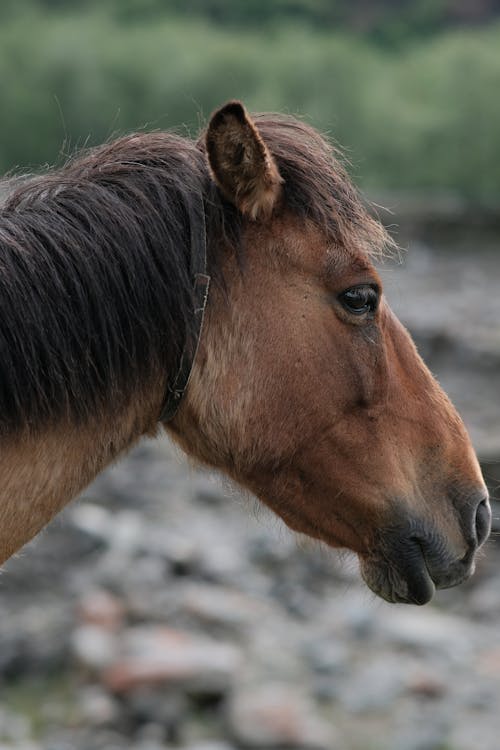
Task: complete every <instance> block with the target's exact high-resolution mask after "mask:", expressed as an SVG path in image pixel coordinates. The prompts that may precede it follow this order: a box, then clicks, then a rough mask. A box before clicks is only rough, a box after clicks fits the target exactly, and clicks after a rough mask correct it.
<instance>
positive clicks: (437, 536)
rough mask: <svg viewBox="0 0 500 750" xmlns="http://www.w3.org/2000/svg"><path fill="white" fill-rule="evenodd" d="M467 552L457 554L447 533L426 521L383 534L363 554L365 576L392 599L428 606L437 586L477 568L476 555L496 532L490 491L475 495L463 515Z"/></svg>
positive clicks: (384, 596) (451, 582) (455, 583)
mask: <svg viewBox="0 0 500 750" xmlns="http://www.w3.org/2000/svg"><path fill="white" fill-rule="evenodd" d="M460 527H461V532H462V536H463V539H464V542H465V544H464V549H465V553H464V554H461V555H460V556H457V555H456V554H454V553H453V552H452V551H451V549H450V544H449V543H448V541H447V539H446V536H445V535H444V534H443V533H442V532H441V531H439V530H437V528H436V527H435V526H433V525H432V524H430V523H428V522H423V521H422V520H421V519H419V520H415V519H411V520H410V521H408V522H407V523H406V524H404V525H398V526H396V527H394V526H392V527H391V528H390V529H389V530H386V531H385V532H383V533H381V534H379V537H378V543H376V544H375V545H374V547H373V551H372V552H371V553H370V554H368V555H366V556H361V557H360V567H361V574H362V576H363V579H364V581H365V583H366V584H367V585H368V586H369V588H371V590H372V591H373V592H374V593H375V594H377V595H378V596H380V597H382V599H385V600H386V601H388V602H403V603H406V604H426V603H427V602H429V601H430V600H431V599H432V597H433V596H434V593H435V591H436V589H446V588H451V587H452V586H458V585H459V584H460V583H463V582H464V581H466V580H467V579H468V578H469V577H470V576H471V575H472V574H473V573H474V569H475V555H476V552H477V550H478V549H479V548H480V547H481V546H482V545H483V544H484V542H485V541H486V539H487V538H488V536H489V534H490V530H491V509H490V504H489V501H488V497H487V495H485V494H484V492H481V493H480V494H478V495H475V496H473V499H471V500H470V501H469V502H468V503H467V504H466V506H465V508H464V510H463V512H462V513H461V515H460Z"/></svg>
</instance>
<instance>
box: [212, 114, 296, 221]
mask: <svg viewBox="0 0 500 750" xmlns="http://www.w3.org/2000/svg"><path fill="white" fill-rule="evenodd" d="M206 147H207V155H208V161H209V164H210V167H211V170H212V173H213V176H214V179H215V182H216V183H217V185H218V186H219V188H220V189H221V191H222V193H223V194H224V196H225V197H226V198H227V199H228V200H229V201H231V203H233V204H234V205H235V206H236V207H237V208H238V209H239V210H240V211H241V213H242V214H244V215H245V216H248V217H249V218H251V219H254V220H255V219H265V218H268V217H269V216H270V215H271V214H272V212H273V209H274V207H275V206H276V203H277V201H278V199H279V197H280V195H281V185H282V183H283V179H282V178H281V175H280V173H279V171H278V167H277V166H276V163H275V161H274V159H273V157H272V156H271V153H270V152H269V149H268V148H267V146H266V144H265V143H264V141H263V140H262V137H261V136H260V134H259V131H258V130H257V126H256V125H255V123H254V122H253V121H252V120H251V118H250V116H249V115H248V113H247V111H246V110H245V107H244V106H243V104H241V102H238V101H232V102H228V103H227V104H225V105H224V106H223V107H221V109H219V110H217V111H216V112H215V113H214V114H213V115H212V117H211V119H210V123H209V125H208V130H207V135H206Z"/></svg>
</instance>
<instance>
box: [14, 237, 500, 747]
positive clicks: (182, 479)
mask: <svg viewBox="0 0 500 750" xmlns="http://www.w3.org/2000/svg"><path fill="white" fill-rule="evenodd" d="M499 263H500V260H497V259H496V258H495V255H494V253H493V252H489V251H488V250H485V251H484V252H483V253H481V254H480V255H479V256H477V257H474V258H471V257H470V256H468V257H467V256H463V255H461V254H460V253H458V254H453V255H451V254H450V253H436V252H431V251H430V250H429V249H428V248H427V247H426V246H423V245H419V244H415V247H414V248H413V249H412V251H411V253H410V255H409V256H408V260H407V261H406V262H405V268H402V269H396V268H394V267H389V268H387V269H386V270H385V272H384V275H385V277H386V281H387V286H388V294H389V297H390V299H391V301H392V303H393V306H394V307H395V308H396V309H397V311H398V312H399V314H400V315H401V317H402V318H403V319H404V320H406V321H407V322H408V323H409V325H410V326H411V328H412V330H413V331H414V333H415V335H416V338H417V340H418V341H419V344H420V346H421V349H422V351H423V353H424V354H425V355H426V356H427V358H428V359H429V361H430V363H431V365H432V367H433V369H434V370H435V371H436V372H437V374H438V375H439V377H440V379H441V380H442V382H443V384H444V385H445V387H447V389H448V390H449V391H450V392H451V393H452V395H453V396H454V398H455V400H456V401H457V402H458V404H459V406H460V408H461V409H462V411H463V413H464V415H465V418H466V420H467V422H468V424H469V426H470V428H471V432H472V434H473V437H474V440H475V442H476V445H477V447H478V449H479V451H480V453H481V456H482V457H483V459H484V460H485V471H486V473H487V474H488V475H489V476H490V477H491V483H492V486H493V487H494V485H495V483H496V482H500V479H499V477H500V469H499V467H500V430H499V425H500V414H499V408H500V400H499V399H498V396H497V393H498V373H499V372H500V329H499V326H498V320H500V307H499V297H498V294H497V289H496V287H497V282H496V279H497V278H498V264H499ZM499 564H500V551H499V548H498V546H497V542H496V541H495V539H494V538H493V540H492V541H490V542H489V543H488V545H487V549H486V550H485V554H484V556H483V558H482V559H481V561H480V564H479V566H478V570H477V573H476V575H475V576H474V578H473V579H472V580H471V581H470V582H468V583H467V584H466V585H463V586H461V587H460V588H458V589H454V590H450V591H444V592H440V593H438V595H437V596H436V598H435V601H434V602H433V603H432V604H431V605H428V606H426V607H424V608H413V607H407V606H390V605H386V604H384V603H382V602H380V601H379V600H377V599H375V597H374V596H373V595H371V594H370V593H369V592H368V591H367V590H366V588H365V587H364V586H363V584H362V583H361V582H360V579H359V575H358V572H357V567H356V564H355V562H354V561H353V560H352V559H350V558H344V559H339V557H338V555H336V554H335V553H333V552H331V551H328V550H326V549H324V548H321V547H319V546H318V545H316V544H314V543H311V542H308V541H304V540H298V539H297V538H296V537H294V536H293V535H292V534H291V533H290V532H288V531H287V530H286V529H285V528H284V527H283V526H282V525H281V523H280V522H279V521H277V520H275V519H274V518H273V517H271V515H270V514H269V513H268V512H267V511H264V510H262V509H259V510H257V508H256V505H255V502H254V501H253V500H252V499H251V498H245V497H242V496H241V495H240V494H239V493H238V492H237V491H236V490H234V489H233V488H231V487H229V486H227V485H223V484H222V483H221V481H220V480H219V479H217V478H215V477H212V476H210V475H209V474H206V473H202V472H197V471H195V470H194V469H191V468H188V467H187V464H186V462H185V461H184V459H183V458H182V456H180V455H179V454H178V453H177V452H176V451H175V449H173V448H172V446H171V445H170V444H169V443H168V442H167V441H166V440H160V441H156V442H145V443H143V444H142V445H140V446H139V448H137V449H136V450H135V451H134V452H133V453H132V454H131V455H130V456H129V457H128V458H127V459H126V460H124V461H122V462H121V463H120V464H118V465H117V466H116V467H114V468H113V469H111V470H110V471H108V472H106V473H105V474H103V475H102V476H101V477H100V478H99V479H98V480H97V481H96V482H95V484H94V485H93V486H92V487H90V488H89V489H88V490H87V491H86V492H85V493H84V494H83V497H82V498H81V499H80V500H79V501H77V502H75V503H74V504H72V505H71V506H70V507H69V508H68V509H67V510H66V511H65V512H64V513H63V514H62V515H61V516H60V517H59V518H58V519H57V520H56V521H55V522H53V523H52V524H51V525H50V526H49V528H48V529H47V531H46V532H45V533H44V534H42V535H41V536H40V537H39V538H38V539H37V540H36V541H35V542H33V543H32V544H30V545H29V546H28V547H27V548H26V549H25V550H24V551H23V553H22V554H21V555H19V556H17V557H16V558H15V559H13V560H11V561H10V562H9V564H8V565H6V566H5V570H4V573H3V575H2V577H1V580H0V612H1V617H0V689H1V697H0V750H14V749H15V750H122V749H125V748H134V749H136V750H167V748H168V749H169V750H170V749H173V748H185V749H186V750H498V748H499V747H500V739H499V738H500V712H499V705H500V627H499V622H500V578H499V574H498V572H497V570H498V568H499Z"/></svg>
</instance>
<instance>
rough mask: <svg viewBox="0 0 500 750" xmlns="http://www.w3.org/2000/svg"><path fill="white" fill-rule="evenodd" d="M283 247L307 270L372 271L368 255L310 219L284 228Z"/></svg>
mask: <svg viewBox="0 0 500 750" xmlns="http://www.w3.org/2000/svg"><path fill="white" fill-rule="evenodd" d="M280 244H281V246H282V248H283V251H284V253H285V256H286V257H287V258H290V257H292V258H294V259H295V260H296V261H298V262H299V263H300V264H301V265H302V267H303V268H304V269H306V270H311V271H312V272H315V273H317V272H318V271H319V272H321V273H324V274H325V275H326V276H327V277H328V276H330V275H332V276H333V275H337V276H338V275H342V274H343V273H346V272H359V273H363V272H367V271H373V270H374V268H373V264H372V262H371V259H370V257H369V255H368V254H367V253H366V252H365V251H363V250H362V249H361V248H359V247H358V246H357V245H356V244H354V243H353V244H352V246H346V245H343V244H340V243H339V242H337V241H336V240H335V239H334V238H332V237H329V236H328V235H327V234H326V233H325V232H324V231H322V230H321V229H320V228H319V227H317V226H315V225H313V224H310V223H308V222H303V221H301V222H300V223H299V222H291V223H290V224H289V225H285V226H284V227H283V230H282V236H281V243H280Z"/></svg>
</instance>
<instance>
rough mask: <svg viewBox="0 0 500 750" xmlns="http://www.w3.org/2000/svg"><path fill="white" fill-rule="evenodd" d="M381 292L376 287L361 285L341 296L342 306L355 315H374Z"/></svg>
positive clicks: (347, 290)
mask: <svg viewBox="0 0 500 750" xmlns="http://www.w3.org/2000/svg"><path fill="white" fill-rule="evenodd" d="M378 300H379V292H378V289H377V287H376V286H370V285H368V284H360V285H359V286H353V287H351V288H350V289H346V290H345V292H342V294H340V295H339V301H340V303H341V305H342V306H343V307H344V308H345V309H346V310H347V311H348V312H350V313H352V314H353V315H365V314H366V313H373V312H375V310H376V309H377V306H378Z"/></svg>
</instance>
